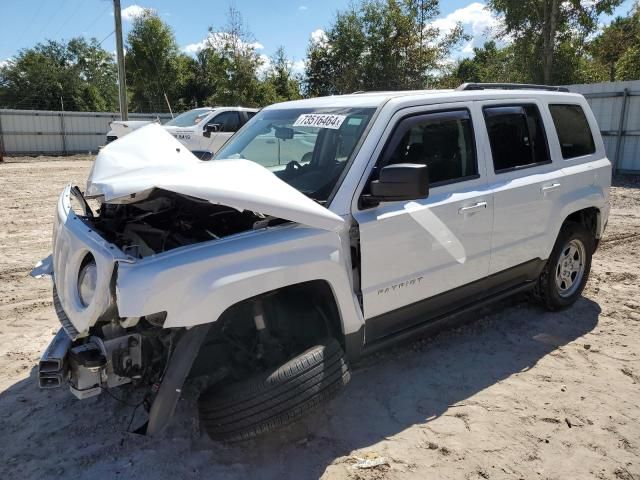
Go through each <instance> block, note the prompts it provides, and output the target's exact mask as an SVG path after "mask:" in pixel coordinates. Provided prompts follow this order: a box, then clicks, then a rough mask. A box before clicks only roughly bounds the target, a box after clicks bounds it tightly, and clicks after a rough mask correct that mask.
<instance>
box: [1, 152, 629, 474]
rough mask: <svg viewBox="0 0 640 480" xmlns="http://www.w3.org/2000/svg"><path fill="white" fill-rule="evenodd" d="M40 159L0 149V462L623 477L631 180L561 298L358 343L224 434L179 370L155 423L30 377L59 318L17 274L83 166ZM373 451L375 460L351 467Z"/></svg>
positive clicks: (44, 250)
mask: <svg viewBox="0 0 640 480" xmlns="http://www.w3.org/2000/svg"><path fill="white" fill-rule="evenodd" d="M45 160H47V159H39V160H30V161H26V162H23V163H5V164H0V192H2V193H1V194H0V291H1V295H0V478H2V479H9V478H16V479H30V478H38V479H40V478H60V477H64V478H74V479H83V478H87V479H97V478H142V479H164V478H167V479H169V478H171V479H173V478H195V477H198V478H216V479H231V478H241V479H248V478H265V479H278V480H283V479H289V478H292V479H305V478H318V477H322V478H324V479H338V478H353V479H387V478H388V479H450V478H451V479H475V478H478V479H502V478H505V479H520V478H522V479H589V478H596V479H621V480H633V479H635V480H639V479H640V460H639V458H638V455H639V454H640V425H639V422H640V418H639V417H640V406H639V404H640V356H639V353H640V287H639V277H640V182H639V181H638V180H637V179H636V180H635V181H633V180H627V181H625V182H623V183H621V184H620V186H617V187H615V188H613V193H612V207H613V209H612V213H611V217H610V221H609V227H608V230H607V234H606V238H605V239H604V240H603V242H602V243H601V246H600V249H599V250H598V252H597V254H596V256H595V259H594V264H593V269H592V275H591V280H590V281H589V284H588V286H587V289H586V291H585V296H584V298H583V299H582V300H580V301H579V302H578V303H577V304H576V305H575V306H574V307H573V308H571V309H570V310H567V311H564V312H561V313H555V314H550V313H547V312H545V311H543V310H542V309H540V308H538V307H536V306H532V305H530V304H528V303H527V302H525V301H523V300H522V299H515V300H510V301H508V302H503V303H502V304H500V305H497V306H496V307H494V308H492V309H491V310H487V311H483V312H480V313H477V314H475V316H476V317H480V319H479V320H478V321H477V322H475V323H473V324H472V325H469V326H465V327H462V328H460V329H458V330H455V331H450V332H447V333H443V334H441V335H439V336H437V337H435V338H433V339H430V340H428V341H420V342H415V343H413V344H411V345H409V346H407V347H405V348H402V349H397V350H394V351H391V352H387V353H385V354H383V355H380V356H376V357H374V358H370V359H368V360H366V362H365V363H364V364H363V365H361V366H360V368H359V369H357V370H356V371H355V373H354V375H353V379H352V382H351V384H350V385H349V386H348V388H347V389H346V390H345V391H344V393H343V394H341V395H340V396H339V397H338V398H337V399H335V400H334V401H333V402H332V403H331V404H330V406H329V407H328V408H326V409H324V410H322V411H321V412H320V413H319V414H317V415H315V416H312V417H310V418H308V419H306V420H305V421H303V422H302V423H301V424H299V425H297V426H295V427H291V428H289V429H287V430H284V431H282V432H280V433H278V434H276V435H273V436H271V437H269V438H266V439H260V440H256V441H253V442H250V443H245V444H240V445H233V446H226V445H222V444H218V443H214V442H212V441H210V440H208V439H207V437H206V436H205V435H204V434H203V433H202V432H201V431H200V429H199V426H198V420H197V413H196V409H195V399H196V390H197V389H196V387H195V386H189V387H188V388H186V392H185V394H184V398H183V400H182V401H181V402H180V405H179V407H178V412H177V415H176V418H175V419H174V422H173V423H172V425H171V427H170V428H169V429H168V431H167V432H166V433H165V434H164V435H163V436H162V437H161V438H157V439H150V438H146V437H141V436H138V435H135V434H132V433H127V428H128V425H129V422H130V420H131V418H132V413H133V408H132V407H129V406H127V405H123V404H120V403H118V402H117V401H116V400H115V399H113V398H110V397H108V396H106V395H102V396H100V397H97V398H93V399H89V400H86V401H83V402H79V401H76V400H75V399H74V398H73V397H72V396H71V394H70V393H69V392H67V391H64V390H60V391H40V390H38V388H37V385H36V378H35V370H34V367H35V366H36V364H37V360H38V358H39V354H40V352H41V350H42V349H43V347H44V346H45V345H46V344H47V343H48V342H49V340H50V339H51V337H52V335H53V334H54V333H55V332H56V331H57V329H58V328H59V325H58V321H57V319H56V318H55V314H54V311H53V308H52V306H51V299H50V297H51V291H50V288H51V287H50V282H49V281H48V280H36V279H32V278H30V277H28V276H27V275H28V272H29V271H30V269H31V267H32V266H33V264H35V263H36V261H37V260H39V259H41V258H42V257H44V256H46V255H47V254H48V253H49V250H50V237H51V227H52V219H53V211H54V206H55V200H56V198H57V195H58V193H59V191H60V190H61V189H62V187H63V186H64V185H65V184H66V183H67V182H68V181H69V180H73V181H75V182H76V183H77V184H79V185H83V184H84V180H85V178H86V175H87V173H88V171H89V168H90V165H91V163H90V161H88V160H86V159H85V160H62V161H45ZM116 393H119V392H116ZM137 414H138V416H136V418H135V419H134V421H133V423H134V424H136V423H139V422H140V420H141V419H142V415H141V412H137ZM379 456H384V457H386V460H387V461H388V463H389V465H383V466H380V467H377V468H374V469H369V470H356V469H354V468H353V463H354V462H356V457H359V458H377V457H379Z"/></svg>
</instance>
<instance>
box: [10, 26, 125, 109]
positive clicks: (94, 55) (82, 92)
mask: <svg viewBox="0 0 640 480" xmlns="http://www.w3.org/2000/svg"><path fill="white" fill-rule="evenodd" d="M116 77H117V74H116V65H115V61H114V59H113V57H112V55H111V54H110V53H109V52H107V51H105V50H103V49H102V48H100V45H99V44H98V42H97V40H96V39H95V38H93V39H91V40H89V41H87V40H85V39H83V38H74V39H72V40H70V41H69V42H68V43H64V42H55V41H52V40H48V41H46V42H44V43H39V44H37V45H36V46H35V47H33V48H29V49H24V50H21V51H20V52H19V53H18V54H17V55H16V57H15V58H14V59H12V60H11V61H10V62H9V64H8V65H6V66H5V67H3V68H0V106H2V107H5V108H7V107H8V108H33V109H45V110H60V108H61V106H62V105H61V104H62V102H64V108H65V109H66V110H75V111H109V110H113V109H114V108H117V105H118V90H117V87H116Z"/></svg>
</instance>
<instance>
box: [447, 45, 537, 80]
mask: <svg viewBox="0 0 640 480" xmlns="http://www.w3.org/2000/svg"><path fill="white" fill-rule="evenodd" d="M517 60H518V59H517V57H516V52H515V49H514V48H513V47H510V46H507V47H504V48H499V47H498V46H497V44H496V42H495V41H488V42H485V44H484V45H483V46H482V47H480V48H474V49H473V56H472V57H470V58H465V59H463V60H461V61H460V62H459V63H458V65H457V66H456V68H455V77H456V78H457V79H458V81H459V83H464V82H506V83H509V82H511V83H514V82H526V81H527V80H528V78H527V75H526V72H523V71H522V70H523V69H522V65H519V64H518V61H517Z"/></svg>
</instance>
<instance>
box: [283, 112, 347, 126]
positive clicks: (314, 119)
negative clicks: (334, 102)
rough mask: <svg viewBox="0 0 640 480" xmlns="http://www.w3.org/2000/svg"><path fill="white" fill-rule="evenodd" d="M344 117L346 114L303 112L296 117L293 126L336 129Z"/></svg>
mask: <svg viewBox="0 0 640 480" xmlns="http://www.w3.org/2000/svg"><path fill="white" fill-rule="evenodd" d="M346 118H347V116H346V115H333V114H330V113H304V114H302V115H300V116H299V117H298V118H297V119H296V121H295V122H294V123H293V126H294V127H319V128H331V129H333V130H337V129H339V128H340V125H342V122H344V121H345V119H346Z"/></svg>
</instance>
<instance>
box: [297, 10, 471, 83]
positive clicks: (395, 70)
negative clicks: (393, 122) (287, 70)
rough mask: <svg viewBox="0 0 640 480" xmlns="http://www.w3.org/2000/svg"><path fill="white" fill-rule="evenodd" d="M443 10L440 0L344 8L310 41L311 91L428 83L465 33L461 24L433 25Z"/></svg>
mask: <svg viewBox="0 0 640 480" xmlns="http://www.w3.org/2000/svg"><path fill="white" fill-rule="evenodd" d="M438 13H439V11H438V2H437V1H436V0H426V1H416V0H362V1H361V2H360V3H359V4H358V5H354V6H352V7H351V8H349V9H347V10H346V11H343V12H339V13H338V14H337V16H336V19H335V21H334V23H333V24H332V25H331V26H330V28H329V29H328V30H327V31H326V38H325V39H322V40H321V41H312V42H311V43H310V45H309V48H308V53H307V56H308V61H307V65H306V77H307V80H306V92H307V94H309V95H329V94H335V93H347V92H353V91H356V90H388V89H390V90H400V89H416V88H424V87H425V86H426V85H427V84H428V83H429V82H431V81H434V79H435V78H436V76H437V73H438V71H439V70H440V69H441V68H442V66H443V63H444V60H445V59H446V58H447V57H448V55H449V53H450V51H451V49H452V48H453V47H454V46H455V45H456V44H458V43H459V42H460V41H461V40H462V39H463V38H465V36H464V34H463V32H462V27H461V26H460V25H458V26H457V27H456V28H455V29H454V30H453V31H452V32H449V33H447V34H444V33H443V32H441V31H440V30H439V29H437V28H435V27H433V26H429V23H430V21H431V20H433V19H434V18H435V17H436V16H437V15H438Z"/></svg>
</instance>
